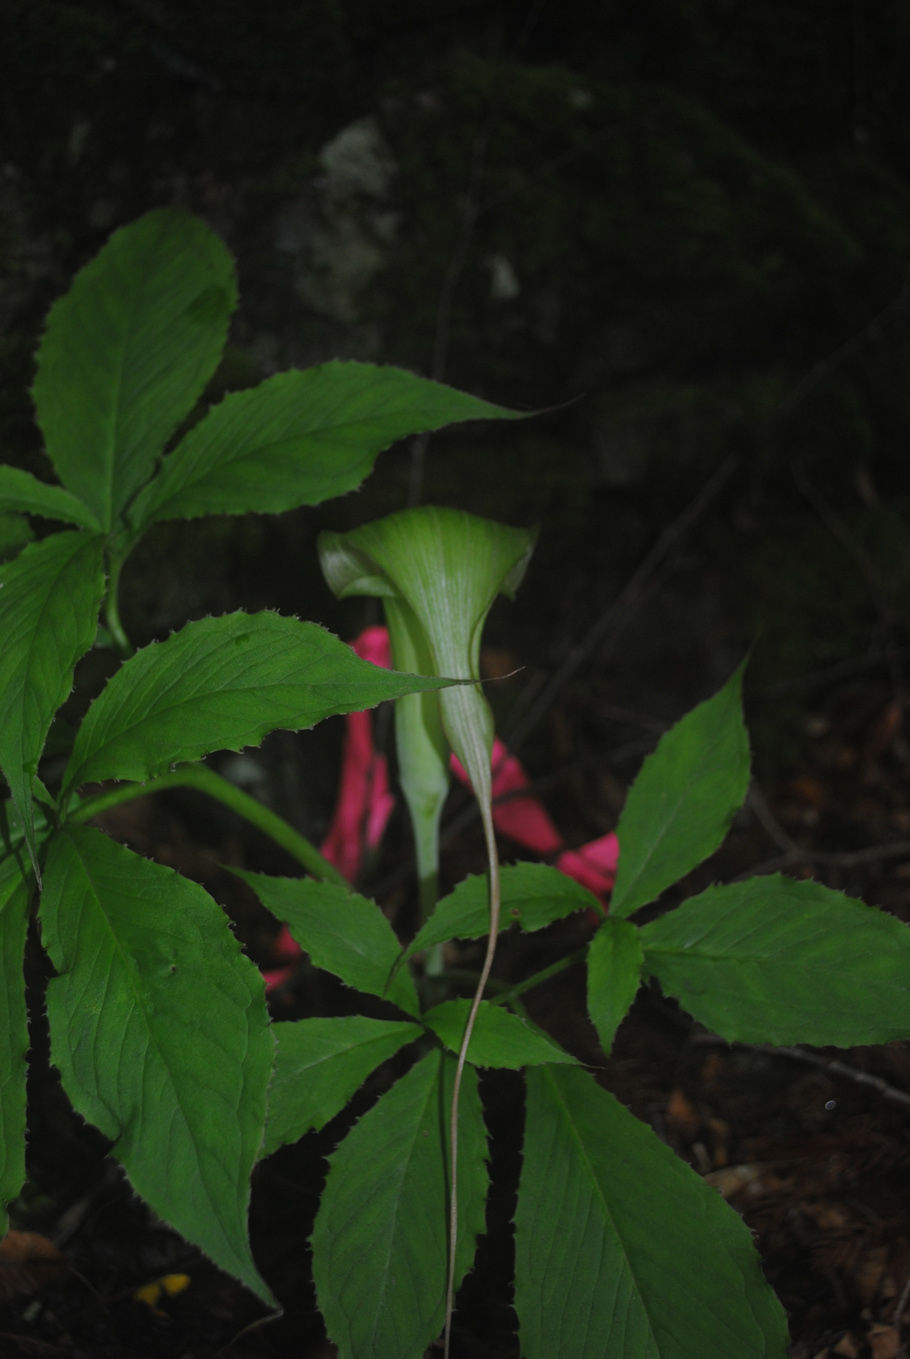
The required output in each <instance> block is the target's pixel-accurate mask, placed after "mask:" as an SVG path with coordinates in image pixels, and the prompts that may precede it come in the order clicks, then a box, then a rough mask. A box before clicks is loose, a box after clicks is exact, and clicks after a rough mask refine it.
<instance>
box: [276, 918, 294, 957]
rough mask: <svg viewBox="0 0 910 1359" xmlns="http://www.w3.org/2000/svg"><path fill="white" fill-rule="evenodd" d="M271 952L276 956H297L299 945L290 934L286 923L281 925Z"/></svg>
mask: <svg viewBox="0 0 910 1359" xmlns="http://www.w3.org/2000/svg"><path fill="white" fill-rule="evenodd" d="M273 952H274V954H275V957H276V958H299V957H300V945H299V944H298V943H297V940H296V939H295V938H294V936H293V935H292V934H291V931H290V930H289V929H288V927H287V925H282V927H281V929H280V930H279V931H278V936H277V938H276V940H275V944H274V948H273Z"/></svg>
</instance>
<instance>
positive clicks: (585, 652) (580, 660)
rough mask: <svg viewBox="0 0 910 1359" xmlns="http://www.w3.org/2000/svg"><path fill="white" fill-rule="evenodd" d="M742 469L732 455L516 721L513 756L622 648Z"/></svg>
mask: <svg viewBox="0 0 910 1359" xmlns="http://www.w3.org/2000/svg"><path fill="white" fill-rule="evenodd" d="M739 464H740V459H739V457H738V456H737V455H736V454H730V456H729V457H727V458H725V459H724V461H723V462H722V463H721V464H720V466H719V467H718V468H716V469H715V471H714V472H713V473H712V475H711V476H710V477H709V478H708V480H707V481H706V482H705V483H704V485H703V486H702V487H701V489H700V490H699V492H698V494H697V495H696V496H695V497H694V498H693V499H692V500H691V501H690V502H689V504H688V505H687V506H686V507H685V509H684V510H683V511H682V513H681V514H679V515H677V517H676V518H675V519H674V520H673V521H672V522H671V523H669V524H668V525H667V527H666V528H665V529H664V531H663V533H662V534H661V535H660V537H659V538H658V539H657V542H656V543H655V544H654V546H653V547H652V548H651V551H650V552H649V553H648V554H647V556H646V557H645V559H644V561H643V562H642V563H641V564H640V566H638V568H637V569H636V570H635V571H634V572H633V573H632V575H631V577H630V578H629V580H628V582H627V583H626V585H625V587H624V588H623V590H622V591H621V592H620V594H619V595H618V596H617V598H616V599H615V600H614V601H613V603H612V604H611V605H610V607H609V608H607V609H605V610H604V612H603V613H602V614H601V616H600V618H599V619H598V620H597V622H596V623H595V624H594V625H593V627H591V628H590V630H589V631H588V633H587V635H586V636H585V637H584V638H583V639H582V641H580V642H578V643H577V644H576V645H575V646H574V647H572V648H571V650H570V651H569V652H568V654H567V655H566V657H565V659H564V660H563V662H562V664H561V665H560V666H559V667H558V668H557V669H556V670H555V671H554V672H553V675H552V676H551V677H550V680H549V682H548V683H547V684H545V685H544V687H543V689H542V690H541V691H540V693H539V694H538V696H537V698H536V700H535V702H534V703H533V704H532V705H530V706H529V707H528V708H527V710H526V711H525V713H524V715H523V716H522V717H521V718H520V719H519V720H518V721H513V723H512V724H511V726H510V728H509V731H508V736H507V740H506V744H507V745H508V747H509V749H510V751H512V752H513V753H515V751H516V750H517V749H518V747H519V746H520V744H521V742H522V741H523V740H524V738H525V736H527V734H528V732H530V731H531V730H532V729H533V728H534V727H536V725H537V723H538V722H539V721H540V720H541V719H542V718H543V716H544V715H545V714H546V713H547V712H548V711H549V709H550V707H551V706H552V704H553V702H554V700H555V698H556V695H557V694H558V693H559V691H560V689H562V688H563V686H564V685H565V684H566V683H567V682H568V681H569V680H570V679H572V677H573V676H574V675H575V674H577V672H578V671H579V670H580V669H581V668H582V667H583V666H584V664H585V663H586V662H587V661H588V660H589V658H590V657H591V655H592V654H593V653H594V652H595V651H596V650H597V648H598V647H599V646H600V645H601V643H602V642H604V640H605V639H606V638H607V637H608V636H610V635H611V634H612V637H613V639H614V642H613V644H614V645H615V644H616V640H615V639H616V638H617V637H618V636H619V634H620V632H621V631H622V628H623V626H624V625H625V624H626V623H627V622H628V620H629V618H630V617H631V616H632V615H633V614H634V612H635V610H636V609H637V608H638V607H639V605H640V604H641V602H642V599H643V598H644V597H645V595H646V594H647V592H648V590H649V589H650V588H652V586H653V582H654V578H655V576H656V575H657V572H658V571H659V570H660V568H661V567H662V566H663V565H664V563H665V562H666V560H667V559H668V557H669V556H670V554H671V553H672V551H673V549H674V548H675V547H676V546H677V544H678V543H679V542H680V541H681V540H682V539H683V538H684V537H685V535H686V534H687V533H688V532H689V530H690V529H691V528H692V527H693V526H694V525H695V523H696V522H697V521H698V520H699V519H700V518H701V516H702V515H703V514H704V512H705V511H706V510H707V509H708V507H709V506H710V505H711V504H712V503H713V502H714V501H715V500H716V499H717V497H718V496H719V495H720V493H721V491H722V490H723V488H724V487H725V486H726V484H727V482H728V481H729V480H730V478H731V477H732V476H733V473H734V472H735V471H736V470H737V469H738V467H739ZM517 706H518V705H516V708H517Z"/></svg>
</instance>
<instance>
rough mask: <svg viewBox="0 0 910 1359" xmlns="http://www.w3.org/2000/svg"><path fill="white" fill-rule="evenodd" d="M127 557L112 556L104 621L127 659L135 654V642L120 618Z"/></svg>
mask: <svg viewBox="0 0 910 1359" xmlns="http://www.w3.org/2000/svg"><path fill="white" fill-rule="evenodd" d="M124 560H125V558H124V557H122V556H120V557H112V558H111V559H110V561H109V562H108V580H107V597H106V598H105V601H104V621H105V623H106V624H107V630H108V632H109V633H110V634H111V637H112V638H113V641H114V645H115V646H116V648H117V650H118V652H119V653H120V655H121V656H122V657H123V659H124V660H127V659H128V658H129V657H130V656H132V654H133V644H132V642H131V641H130V639H129V637H127V635H126V629H125V628H124V626H123V623H122V621H121V618H120V599H119V591H120V572H121V571H122V570H123V563H124Z"/></svg>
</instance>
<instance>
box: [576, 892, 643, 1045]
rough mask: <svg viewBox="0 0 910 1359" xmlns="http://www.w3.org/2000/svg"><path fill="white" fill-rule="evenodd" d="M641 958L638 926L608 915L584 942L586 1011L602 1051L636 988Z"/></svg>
mask: <svg viewBox="0 0 910 1359" xmlns="http://www.w3.org/2000/svg"><path fill="white" fill-rule="evenodd" d="M642 961H643V953H642V946H641V932H640V930H639V929H638V926H637V925H633V924H632V922H631V921H629V920H614V919H613V917H612V916H608V917H607V919H606V920H605V921H604V923H603V924H602V925H601V927H600V929H599V930H598V931H597V933H596V934H595V936H594V938H593V939H592V940H591V942H590V944H589V945H588V1014H589V1015H590V1017H591V1023H592V1024H593V1025H594V1027H595V1029H596V1030H597V1036H598V1038H599V1039H600V1042H601V1046H602V1048H603V1050H604V1052H606V1053H609V1052H610V1049H611V1048H612V1046H613V1039H614V1038H615V1037H616V1030H617V1029H618V1028H619V1026H620V1024H621V1023H622V1021H623V1020H624V1019H625V1017H626V1015H627V1014H628V1013H629V1006H630V1005H631V1004H632V1002H633V1000H634V999H635V996H636V994H637V992H638V987H639V984H640V982H641V972H642Z"/></svg>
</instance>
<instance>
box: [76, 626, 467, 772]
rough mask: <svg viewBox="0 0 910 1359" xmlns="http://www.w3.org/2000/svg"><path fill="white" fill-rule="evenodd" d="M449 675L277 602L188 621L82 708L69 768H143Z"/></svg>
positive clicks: (254, 741) (254, 739)
mask: <svg viewBox="0 0 910 1359" xmlns="http://www.w3.org/2000/svg"><path fill="white" fill-rule="evenodd" d="M446 683H447V681H446V680H440V679H423V678H421V677H419V676H416V675H399V674H397V673H396V672H395V671H391V670H383V669H381V668H380V667H379V666H375V665H370V663H369V662H368V661H363V660H361V659H360V657H359V656H357V655H355V653H354V652H353V651H352V650H351V648H350V647H349V646H346V645H345V644H344V643H343V642H340V641H339V640H338V638H337V637H333V636H332V634H331V633H329V632H326V631H325V629H324V628H321V627H319V626H317V624H315V623H301V622H299V621H298V620H297V619H296V618H282V617H281V616H280V615H279V614H277V613H258V614H245V613H233V614H226V615H225V616H224V617H222V618H204V619H200V620H199V621H198V622H194V623H187V625H186V626H185V627H184V628H182V629H181V630H180V631H179V632H176V633H174V634H173V635H172V636H171V637H169V638H168V639H167V641H165V642H153V643H152V644H151V645H150V646H147V647H144V648H143V650H142V651H139V652H137V653H136V655H135V656H133V657H131V658H130V660H128V661H127V662H126V663H125V664H124V665H122V666H121V667H120V669H119V670H118V671H117V673H116V674H115V675H113V676H112V678H111V679H110V680H109V681H108V684H107V686H106V687H105V689H104V690H103V692H102V693H101V694H100V695H99V696H98V698H97V699H96V700H95V702H94V703H93V704H92V706H91V708H90V709H89V711H88V713H87V715H86V717H85V720H84V721H83V723H82V726H81V727H80V729H79V734H78V736H77V737H76V742H75V745H74V747H73V753H72V756H71V758H70V762H69V766H68V768H67V771H66V775H65V779H64V788H65V789H67V790H69V789H72V788H75V787H78V786H79V785H80V784H82V783H88V782H92V781H100V780H102V779H108V778H120V779H147V778H151V777H152V776H154V775H156V774H160V773H163V772H164V771H165V770H166V769H168V768H169V767H170V766H171V765H172V764H174V763H175V762H178V761H184V760H197V759H199V758H200V757H201V756H202V755H205V754H208V753H209V752H210V751H213V750H240V749H241V748H242V747H244V746H250V745H258V744H259V742H260V741H261V740H262V739H263V737H264V736H266V735H267V734H268V732H270V731H274V730H276V728H279V727H280V728H284V729H286V730H289V731H300V730H303V729H304V728H307V727H312V726H313V725H315V723H317V722H320V721H321V720H322V719H323V718H324V717H330V716H332V715H333V714H335V713H349V712H359V711H361V710H362V709H364V708H371V707H373V705H374V704H376V703H381V702H382V700H383V699H387V698H398V697H399V696H400V695H401V694H404V693H410V692H411V691H413V690H418V689H437V688H440V687H441V686H443V685H445V684H446Z"/></svg>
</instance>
